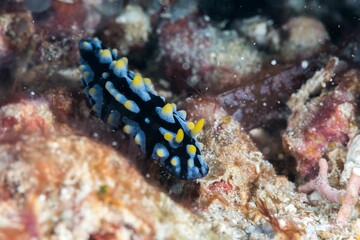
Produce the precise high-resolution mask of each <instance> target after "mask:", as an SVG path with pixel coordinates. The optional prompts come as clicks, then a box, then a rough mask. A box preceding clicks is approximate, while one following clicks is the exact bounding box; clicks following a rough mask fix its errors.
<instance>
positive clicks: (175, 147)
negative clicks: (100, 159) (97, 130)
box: [79, 38, 209, 180]
mask: <svg viewBox="0 0 360 240" xmlns="http://www.w3.org/2000/svg"><path fill="white" fill-rule="evenodd" d="M79 49H80V55H81V59H80V63H81V66H80V71H81V74H82V82H83V84H84V91H85V95H86V97H87V99H88V101H89V103H90V105H91V106H92V111H93V112H94V113H95V114H96V115H97V116H98V117H99V118H101V119H102V120H103V121H105V122H107V123H108V124H109V125H110V126H111V127H113V128H115V129H117V128H119V127H120V126H123V130H124V132H125V133H127V134H129V135H131V136H132V137H134V140H135V142H136V143H137V144H138V145H139V146H140V149H141V151H142V152H144V153H146V155H147V157H151V158H154V159H156V160H157V161H158V162H159V163H160V165H162V166H163V167H165V169H166V170H167V171H168V172H170V173H171V174H173V175H175V176H176V177H178V178H180V179H186V180H193V179H197V178H201V177H204V176H205V175H206V174H207V173H208V171H209V168H208V166H207V164H206V163H205V161H204V160H203V159H202V156H201V147H202V144H201V143H199V142H198V141H197V140H196V136H197V135H198V133H199V132H200V131H201V129H202V127H203V124H204V120H203V119H201V120H199V121H198V122H197V123H196V124H194V123H192V122H187V121H186V119H185V118H186V112H185V111H177V110H176V105H175V104H170V103H166V102H165V101H164V98H163V97H161V96H158V95H157V93H156V92H155V90H154V89H153V85H152V83H151V81H150V79H148V78H143V77H142V76H141V75H140V74H138V73H134V72H133V71H130V70H128V68H127V63H128V61H127V58H119V57H118V52H117V50H116V49H109V48H106V47H105V46H104V45H103V44H102V42H101V41H100V40H99V39H97V38H85V39H82V40H81V41H80V43H79Z"/></svg>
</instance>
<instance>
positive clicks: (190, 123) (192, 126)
mask: <svg viewBox="0 0 360 240" xmlns="http://www.w3.org/2000/svg"><path fill="white" fill-rule="evenodd" d="M187 125H188V128H189V129H190V130H192V129H193V128H194V126H195V124H194V123H193V122H188V123H187Z"/></svg>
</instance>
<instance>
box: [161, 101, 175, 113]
mask: <svg viewBox="0 0 360 240" xmlns="http://www.w3.org/2000/svg"><path fill="white" fill-rule="evenodd" d="M161 111H162V112H163V113H164V114H166V115H169V114H173V108H172V106H171V104H170V103H167V104H165V106H164V107H163V108H162V109H161Z"/></svg>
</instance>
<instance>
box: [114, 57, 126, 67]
mask: <svg viewBox="0 0 360 240" xmlns="http://www.w3.org/2000/svg"><path fill="white" fill-rule="evenodd" d="M115 68H116V69H119V70H120V69H123V68H125V62H124V61H123V60H122V59H120V60H117V61H116V63H115Z"/></svg>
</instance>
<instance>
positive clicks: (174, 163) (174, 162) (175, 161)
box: [170, 158, 177, 166]
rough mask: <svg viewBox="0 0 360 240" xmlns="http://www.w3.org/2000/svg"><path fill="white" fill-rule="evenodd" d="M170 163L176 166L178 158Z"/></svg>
mask: <svg viewBox="0 0 360 240" xmlns="http://www.w3.org/2000/svg"><path fill="white" fill-rule="evenodd" d="M170 163H171V165H173V166H176V165H177V159H176V158H172V159H171V160H170Z"/></svg>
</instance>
